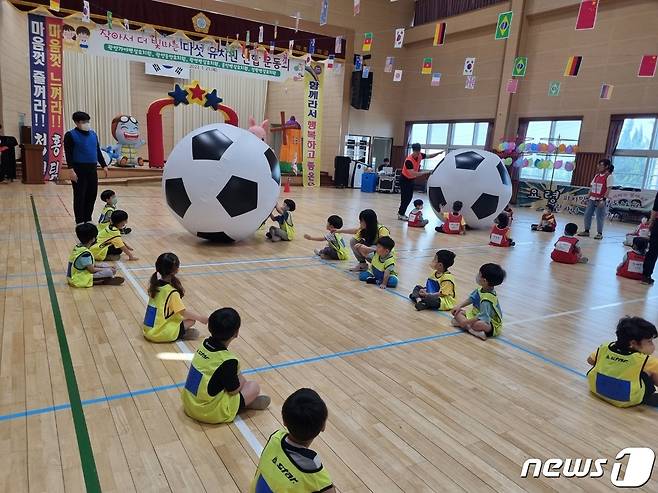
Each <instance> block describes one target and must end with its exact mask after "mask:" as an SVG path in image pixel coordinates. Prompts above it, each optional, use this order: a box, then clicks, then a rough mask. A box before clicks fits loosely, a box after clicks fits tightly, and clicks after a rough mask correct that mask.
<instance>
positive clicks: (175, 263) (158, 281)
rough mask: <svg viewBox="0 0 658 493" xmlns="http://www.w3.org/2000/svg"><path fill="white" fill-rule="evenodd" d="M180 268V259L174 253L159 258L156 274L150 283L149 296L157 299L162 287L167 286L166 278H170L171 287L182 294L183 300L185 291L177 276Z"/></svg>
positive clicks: (156, 262) (156, 263)
mask: <svg viewBox="0 0 658 493" xmlns="http://www.w3.org/2000/svg"><path fill="white" fill-rule="evenodd" d="M179 267H180V260H178V257H177V256H176V254H174V253H171V252H167V253H163V254H161V255H160V256H159V257H158V259H157V260H156V261H155V272H154V273H153V275H152V276H151V279H150V281H149V296H150V297H151V298H155V297H156V296H157V295H158V290H159V289H160V287H161V286H164V285H165V284H167V281H164V280H163V278H164V277H170V279H171V281H170V282H171V285H172V286H173V287H174V288H175V289H176V290H177V291H179V292H180V295H181V298H182V297H183V295H184V294H185V290H184V289H183V286H182V284H181V282H180V281H179V280H178V278H177V277H176V275H175V273H176V271H177V270H178V268H179Z"/></svg>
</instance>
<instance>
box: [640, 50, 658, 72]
mask: <svg viewBox="0 0 658 493" xmlns="http://www.w3.org/2000/svg"><path fill="white" fill-rule="evenodd" d="M656 60H658V55H644V56H643V57H642V61H641V62H640V69H639V70H638V71H637V76H638V77H653V76H654V75H656Z"/></svg>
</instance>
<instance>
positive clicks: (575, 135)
mask: <svg viewBox="0 0 658 493" xmlns="http://www.w3.org/2000/svg"><path fill="white" fill-rule="evenodd" d="M581 125H582V120H534V121H530V122H528V131H527V132H526V139H525V141H526V146H527V145H528V144H553V145H556V146H557V145H559V144H564V145H565V146H569V145H577V144H578V139H579V138H580V126H581ZM523 158H524V159H528V161H530V162H531V163H534V162H535V160H536V159H550V160H551V161H553V162H555V161H562V162H563V163H566V162H568V161H574V160H575V159H576V156H575V154H566V153H565V154H557V155H556V154H555V152H553V153H541V152H524V153H523ZM521 179H522V180H536V181H552V182H554V183H571V171H566V170H565V169H564V167H561V168H560V169H553V168H550V169H539V168H535V167H534V166H532V165H530V166H528V167H527V168H521Z"/></svg>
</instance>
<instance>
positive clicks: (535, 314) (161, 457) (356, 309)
mask: <svg viewBox="0 0 658 493" xmlns="http://www.w3.org/2000/svg"><path fill="white" fill-rule="evenodd" d="M116 190H117V192H118V196H119V203H120V206H121V207H122V208H124V209H126V210H127V211H128V212H129V214H130V226H132V228H133V229H134V231H133V233H132V234H131V235H130V236H129V237H128V241H129V243H130V244H132V245H133V246H134V247H135V249H136V252H137V254H138V256H139V257H140V260H139V261H137V262H134V263H125V264H123V265H121V266H120V268H121V269H122V270H126V275H127V278H128V280H130V281H131V282H127V283H126V284H125V285H124V286H122V287H97V288H93V289H89V290H73V289H70V288H68V287H67V286H66V283H65V277H64V269H65V263H66V259H67V256H68V254H69V250H70V248H71V246H72V245H73V243H74V235H73V228H72V223H73V219H72V217H71V191H70V188H69V187H63V186H54V185H53V186H33V187H27V186H22V185H19V184H15V185H11V186H6V187H3V188H2V189H1V192H0V211H2V215H3V219H4V220H3V221H2V223H0V273H2V274H1V276H0V278H1V279H0V282H1V283H2V284H1V287H0V320H1V321H2V338H1V348H0V350H1V353H0V354H1V359H0V450H1V451H2V458H3V467H2V468H0V490H1V491H12V492H20V491H28V490H29V491H34V492H37V491H49V492H56V491H71V492H77V491H83V490H84V484H85V483H84V481H85V478H86V479H87V481H88V484H89V485H92V490H93V485H94V483H95V481H99V482H100V485H101V487H102V490H103V491H107V492H109V491H119V492H121V493H126V492H129V491H140V492H141V491H194V492H198V491H213V492H233V491H246V490H247V489H248V485H249V482H250V479H251V477H252V475H253V473H254V467H255V463H256V460H257V453H256V450H257V449H258V448H259V447H261V446H262V444H264V443H265V441H266V439H267V437H268V436H269V435H270V433H272V432H273V431H274V430H275V429H276V428H277V427H279V426H280V409H281V404H282V402H283V400H284V399H285V397H286V396H287V395H289V394H290V393H291V392H292V391H293V390H295V389H297V388H299V387H302V386H308V387H313V388H315V389H316V390H317V391H319V392H320V394H321V395H322V396H323V398H324V399H325V400H326V402H327V404H328V406H329V410H330V417H329V422H328V426H327V431H326V432H325V433H324V434H322V435H321V438H320V439H318V440H317V442H316V443H315V448H316V449H317V450H318V451H319V452H320V453H321V455H322V457H323V459H324V463H325V464H326V466H327V467H328V468H329V471H330V472H331V475H332V477H333V479H334V481H335V484H336V485H337V486H338V488H339V491H341V492H344V493H345V492H365V491H377V492H396V491H407V492H421V491H468V492H480V491H482V492H484V491H500V492H513V491H560V492H562V491H588V492H590V491H591V492H597V491H604V490H611V489H613V486H612V485H611V483H610V480H609V472H610V467H608V468H606V475H605V477H604V478H601V479H572V480H565V479H563V478H560V479H534V478H533V479H521V478H520V470H521V465H522V464H523V462H524V461H525V460H526V459H527V458H530V457H537V458H541V459H547V458H550V457H556V458H567V457H590V458H599V457H602V458H608V459H609V460H610V461H612V459H613V458H614V456H615V455H616V454H617V453H618V452H619V451H620V450H621V449H622V448H624V447H629V446H649V447H652V448H654V449H658V433H656V427H655V424H656V418H657V417H658V413H656V411H655V410H652V409H648V408H642V407H640V408H635V409H629V410H620V409H616V408H614V407H612V406H609V405H606V404H604V403H602V402H599V401H598V400H596V399H594V398H592V397H591V396H590V395H589V394H588V392H587V386H586V380H585V378H584V372H585V371H586V370H587V368H588V366H587V364H586V362H585V359H586V357H587V355H588V353H589V351H591V350H592V349H593V348H595V347H596V346H597V345H598V344H599V343H601V342H603V341H607V340H609V339H611V338H612V337H613V331H614V326H615V323H616V321H617V319H618V318H619V317H621V316H622V315H625V314H635V315H641V316H644V317H646V318H648V319H649V320H652V321H656V320H657V319H658V308H657V307H656V302H655V300H656V299H657V298H658V291H656V289H657V288H650V289H648V288H647V287H645V286H642V285H640V284H639V283H637V282H633V281H629V280H619V279H617V278H615V275H614V269H615V266H616V264H617V263H618V261H619V260H620V258H621V256H622V254H623V252H624V248H623V246H622V244H621V242H622V238H623V234H624V233H625V232H626V230H628V229H630V228H631V226H630V225H627V224H625V225H620V224H618V223H615V224H614V225H612V224H608V225H607V226H606V237H605V239H604V240H603V241H601V242H595V241H594V240H585V241H583V246H584V251H585V253H586V254H587V255H589V257H590V259H591V263H590V264H589V265H577V266H573V267H569V266H564V265H553V264H551V262H550V261H549V257H548V255H549V252H550V248H551V245H552V241H553V240H552V239H553V235H550V234H544V233H531V232H530V230H529V229H530V223H531V222H532V221H533V220H535V219H536V217H537V216H538V214H537V213H536V212H534V211H530V210H527V209H526V210H517V211H516V215H515V217H516V220H515V222H514V225H513V230H514V238H515V239H516V241H517V246H516V247H515V248H513V249H494V248H490V247H488V246H486V243H487V239H486V237H487V234H486V233H485V232H470V233H468V234H467V235H466V236H463V237H452V236H450V237H447V236H439V235H437V234H435V233H434V232H433V226H434V222H435V218H434V216H433V214H432V213H431V211H429V210H428V211H427V215H428V216H429V217H430V218H431V224H430V225H429V226H428V227H427V229H426V230H425V231H422V230H411V229H407V226H406V225H405V224H404V223H401V222H398V221H397V220H395V212H396V209H397V204H398V200H399V196H388V195H380V194H372V195H370V194H368V195H367V194H363V193H361V192H359V191H337V190H331V189H322V190H320V191H319V192H315V191H302V190H301V189H294V190H293V192H292V194H291V195H289V197H292V198H294V199H295V200H296V201H297V208H298V211H297V212H296V214H295V218H296V223H297V230H298V235H299V239H297V240H295V241H293V242H292V243H279V244H271V243H266V242H265V241H263V240H262V239H261V238H260V237H258V238H254V239H253V240H251V241H248V242H244V243H240V244H237V245H234V246H228V247H221V246H213V245H208V244H206V243H204V242H201V241H197V240H196V239H195V238H194V237H192V236H190V235H189V234H188V233H186V232H185V231H184V230H183V229H182V228H181V227H180V226H179V225H178V223H177V222H176V221H175V220H174V218H173V217H172V216H171V215H170V214H169V212H168V211H167V209H166V207H165V205H164V202H163V200H162V198H161V195H160V188H159V187H156V186H143V187H132V186H131V187H116ZM31 193H33V194H34V203H35V206H36V213H37V215H38V219H39V222H40V224H41V236H40V235H39V234H38V232H37V228H36V227H35V216H34V214H33V210H32V205H31V201H30V194H31ZM282 198H285V196H282ZM425 198H426V197H425ZM366 207H370V208H374V209H375V210H377V211H378V212H379V214H380V220H381V222H383V223H384V224H386V225H388V226H390V227H391V229H392V234H393V237H394V238H395V240H396V241H397V248H398V252H399V255H398V259H399V262H398V263H399V269H400V273H401V274H400V276H401V283H400V284H401V285H400V286H399V287H398V288H397V289H396V290H387V291H380V290H379V289H376V288H374V287H372V286H366V285H364V284H362V283H359V282H358V281H357V280H356V279H355V278H354V276H352V275H350V274H349V273H347V272H346V269H347V267H349V266H350V265H352V262H351V261H350V262H343V263H333V264H328V263H323V262H320V261H319V260H317V259H315V258H313V257H312V251H313V248H314V247H317V246H319V244H317V243H314V242H309V241H306V240H304V239H303V238H302V235H303V233H305V232H309V233H311V234H319V233H321V232H322V231H323V227H324V224H325V220H326V217H327V216H328V215H329V214H332V213H337V214H340V215H341V216H342V217H343V218H344V219H346V224H347V225H351V224H356V216H357V214H358V211H359V210H360V209H363V208H366ZM566 219H567V217H565V216H561V217H559V221H560V225H561V226H563V225H564V224H565V222H566ZM577 222H580V221H577ZM259 236H260V235H259ZM41 237H42V238H43V243H44V245H45V250H46V251H47V258H48V262H49V266H50V267H49V272H48V274H49V275H50V276H52V281H53V283H54V294H55V295H56V297H55V299H53V298H52V297H51V296H49V288H48V277H47V276H46V272H45V271H44V262H43V258H42V254H41V253H40V238H41ZM439 247H441V248H452V249H453V250H454V251H455V252H456V253H457V260H456V265H455V267H454V268H453V269H452V270H453V272H454V273H455V274H456V275H457V278H458V281H459V284H458V297H459V298H463V297H464V296H466V295H467V294H468V292H469V291H470V290H471V289H472V288H473V287H474V278H475V275H476V271H477V268H478V266H479V265H480V264H482V263H484V262H490V261H493V262H499V263H501V264H502V265H503V266H504V268H505V269H506V270H507V272H508V278H507V280H506V282H505V283H504V284H503V285H502V286H501V287H500V289H499V295H500V298H501V304H502V307H503V310H504V314H505V331H504V334H503V336H502V337H500V338H498V339H496V340H489V341H486V342H481V341H479V340H477V339H475V338H473V337H471V336H469V335H464V334H458V333H457V332H456V331H455V329H454V328H452V327H451V326H450V324H449V318H447V317H446V316H443V315H441V314H437V313H431V312H420V313H418V312H416V311H415V310H414V309H413V307H412V305H411V303H410V302H409V300H408V299H407V298H406V297H407V294H408V293H409V291H410V288H411V287H412V286H413V285H414V284H415V283H417V282H420V281H422V280H423V279H424V278H425V276H426V274H427V271H428V262H429V261H430V258H431V256H432V252H434V251H435V250H436V249H437V248H439ZM169 250H172V251H174V252H176V253H177V254H178V255H179V257H180V258H181V261H182V263H183V268H182V271H181V276H180V277H181V279H182V281H183V283H184V286H185V287H186V289H187V295H186V297H185V302H186V304H187V305H188V306H189V307H191V308H193V309H195V310H197V311H202V312H208V313H209V312H210V311H212V310H213V309H215V308H218V307H222V306H233V307H235V308H236V309H238V311H239V312H240V314H241V316H242V319H243V326H242V329H241V332H240V339H238V340H237V342H236V343H235V346H234V350H235V351H236V352H237V353H238V354H239V355H240V357H241V360H242V367H243V369H245V370H246V371H245V373H249V374H250V377H251V378H255V379H256V380H257V381H258V382H260V384H261V385H262V387H263V388H264V390H265V392H267V393H268V394H269V395H271V396H272V406H271V408H270V409H269V410H268V411H265V412H249V413H247V414H246V415H244V416H243V417H242V419H239V420H238V421H237V422H236V423H234V424H231V425H222V426H202V425H199V424H197V423H195V422H193V421H192V420H190V419H188V418H187V417H186V416H185V415H184V414H183V412H182V409H181V405H180V400H179V387H180V384H181V382H183V381H184V379H185V376H186V371H187V362H186V361H185V360H184V359H182V358H184V356H183V355H181V354H180V353H181V352H190V351H193V350H194V348H195V347H196V346H197V345H198V344H199V341H195V342H193V343H187V344H183V343H178V344H162V345H155V344H151V343H148V342H146V341H145V340H144V339H143V338H142V336H141V329H140V327H141V321H142V317H143V314H144V304H145V293H144V288H145V286H146V284H147V278H148V277H149V276H150V274H151V273H152V265H153V263H154V261H155V258H156V257H157V255H158V254H159V253H161V252H164V251H169ZM57 307H58V308H57ZM60 313H61V326H62V328H63V331H64V333H65V339H66V342H67V343H68V348H69V350H70V360H71V361H72V366H73V368H74V370H75V380H76V381H77V388H78V389H79V394H80V398H81V399H82V406H81V407H79V406H77V405H75V403H74V405H73V410H72V409H71V406H70V405H69V402H71V401H72V400H74V399H70V397H69V392H68V391H67V385H69V386H70V385H71V384H72V378H71V375H69V374H67V371H66V367H67V365H66V364H64V363H63V361H64V362H66V361H68V359H67V355H66V354H64V356H63V352H62V351H61V350H60V345H59V344H58V332H57V328H56V323H55V320H57V321H59V320H60V316H59V314H60ZM200 328H201V329H202V331H203V329H205V327H204V326H201V327H200ZM64 353H65V351H64ZM73 391H75V389H73ZM85 424H86V432H85ZM76 425H77V427H78V428H79V429H78V431H79V435H80V436H81V437H82V439H81V441H80V443H78V440H76V433H75V427H76ZM86 433H88V436H89V439H90V442H91V451H90V450H88V449H87V447H86V445H85V440H84V437H85V435H86ZM79 447H81V449H82V452H79ZM81 456H82V460H81ZM94 467H95V470H96V471H97V478H98V480H97V479H96V472H95V470H94ZM83 473H84V475H83ZM656 476H658V475H656V474H654V477H653V478H652V480H651V481H650V482H649V483H648V484H647V485H646V486H645V487H644V491H657V488H658V477H656Z"/></svg>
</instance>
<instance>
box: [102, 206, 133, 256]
mask: <svg viewBox="0 0 658 493" xmlns="http://www.w3.org/2000/svg"><path fill="white" fill-rule="evenodd" d="M126 224H128V213H127V212H126V211H122V210H119V209H117V210H116V211H114V212H113V213H112V217H111V218H110V224H108V226H107V227H106V228H102V229H101V230H100V231H99V232H98V238H96V243H94V244H93V245H92V247H91V248H90V250H91V253H93V254H94V258H95V259H96V260H98V261H103V260H119V259H120V258H121V254H122V253H125V254H126V255H127V256H128V260H139V259H138V258H137V257H135V255H133V248H132V247H131V246H130V245H128V244H127V243H126V242H124V241H123V240H122V239H121V231H122V230H123V229H124V228H125V227H126Z"/></svg>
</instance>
